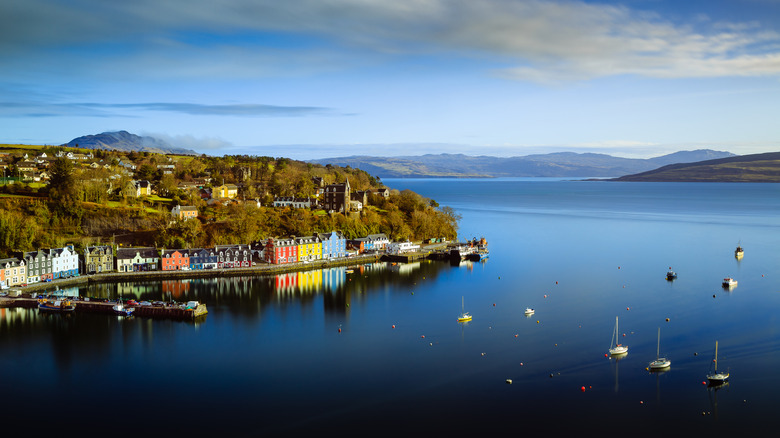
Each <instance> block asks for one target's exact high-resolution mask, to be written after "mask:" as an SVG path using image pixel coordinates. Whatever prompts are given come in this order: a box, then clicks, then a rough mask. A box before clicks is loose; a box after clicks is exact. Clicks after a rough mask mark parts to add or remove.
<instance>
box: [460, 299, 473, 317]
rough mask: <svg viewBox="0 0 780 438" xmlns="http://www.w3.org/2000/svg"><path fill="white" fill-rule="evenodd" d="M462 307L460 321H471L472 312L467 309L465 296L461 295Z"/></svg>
mask: <svg viewBox="0 0 780 438" xmlns="http://www.w3.org/2000/svg"><path fill="white" fill-rule="evenodd" d="M460 307H461V312H460V316H458V322H467V321H471V314H470V313H469V312H466V311H465V307H464V304H463V297H460Z"/></svg>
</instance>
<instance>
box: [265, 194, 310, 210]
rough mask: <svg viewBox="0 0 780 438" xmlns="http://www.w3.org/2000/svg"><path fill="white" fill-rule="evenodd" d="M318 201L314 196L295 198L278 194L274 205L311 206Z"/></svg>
mask: <svg viewBox="0 0 780 438" xmlns="http://www.w3.org/2000/svg"><path fill="white" fill-rule="evenodd" d="M316 203H317V201H316V200H315V199H312V198H295V197H293V196H277V197H275V198H274V207H292V208H311V207H313V206H314V205H316Z"/></svg>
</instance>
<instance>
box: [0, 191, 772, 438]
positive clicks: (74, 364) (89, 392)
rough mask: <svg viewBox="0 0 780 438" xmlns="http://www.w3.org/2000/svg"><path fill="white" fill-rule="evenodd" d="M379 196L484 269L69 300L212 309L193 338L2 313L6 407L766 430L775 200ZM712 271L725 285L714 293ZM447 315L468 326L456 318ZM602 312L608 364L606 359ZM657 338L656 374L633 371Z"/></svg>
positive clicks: (479, 425) (187, 286)
mask: <svg viewBox="0 0 780 438" xmlns="http://www.w3.org/2000/svg"><path fill="white" fill-rule="evenodd" d="M384 183H385V184H386V185H387V186H388V187H390V188H393V189H399V190H403V189H411V190H413V191H415V192H417V193H420V194H421V195H423V196H426V197H429V198H432V199H435V200H436V201H437V202H438V203H439V204H440V205H448V206H451V207H453V208H454V209H455V210H456V211H457V212H458V213H459V214H460V215H462V220H461V222H460V230H459V232H460V237H461V238H462V239H464V240H465V239H472V238H474V237H476V238H481V237H485V238H486V239H487V240H488V243H489V248H490V257H489V258H488V259H487V260H486V261H482V262H461V263H450V262H440V261H423V262H418V263H410V264H391V263H375V264H374V263H372V264H365V265H362V264H361V265H359V266H353V267H351V269H352V272H351V273H348V272H347V271H346V268H331V269H325V270H317V271H308V272H301V273H291V274H283V275H279V276H268V277H234V278H220V279H205V280H204V279H202V280H181V281H179V280H176V281H165V282H145V283H122V284H111V285H93V286H90V287H89V288H86V287H85V288H82V290H81V291H80V292H81V294H82V295H86V296H97V297H106V298H115V297H116V296H119V295H122V296H123V297H125V298H135V299H137V300H139V301H140V300H158V299H162V300H176V301H180V302H181V301H188V300H200V301H202V302H205V303H206V304H207V306H208V309H209V314H208V315H207V316H206V317H205V318H204V319H201V320H198V321H195V322H181V321H168V320H152V319H145V318H140V317H132V318H124V317H117V316H113V315H94V314H79V313H76V314H73V315H46V314H38V313H37V311H36V310H25V309H0V369H2V370H3V377H2V379H3V384H2V385H1V386H0V388H2V391H3V394H4V397H3V399H4V404H5V408H6V412H13V419H14V420H13V421H14V422H16V423H19V424H28V425H29V426H30V427H35V428H37V429H36V430H38V431H45V432H51V431H55V430H61V429H60V428H61V422H60V421H59V420H58V419H62V418H68V419H69V421H70V422H75V424H77V425H78V427H79V431H80V433H81V434H83V435H87V436H91V435H97V434H98V433H101V434H102V433H105V432H106V431H107V430H111V431H112V433H114V432H116V433H118V434H127V435H131V434H133V435H135V434H137V433H139V431H145V433H153V434H155V435H157V434H164V433H176V434H188V435H195V436H212V435H220V436H259V435H300V434H304V433H307V434H308V433H312V432H317V433H334V434H335V433H338V434H343V435H348V436H357V435H360V436H366V435H368V436H377V435H398V434H404V435H411V436H419V435H423V434H430V433H434V434H451V433H465V432H470V433H482V434H485V435H505V434H507V432H508V431H513V433H515V432H516V433H529V432H543V433H555V432H566V433H586V432H610V431H618V430H619V431H623V432H626V433H631V434H633V435H646V434H650V433H654V432H669V433H676V434H678V433H683V432H690V433H715V434H725V433H728V432H734V431H737V430H739V431H746V430H748V431H749V430H755V431H759V430H761V431H763V430H766V429H767V428H768V427H772V426H773V425H774V424H775V423H776V421H775V420H774V412H775V400H774V390H775V389H776V388H780V377H778V373H776V372H775V370H776V369H777V367H778V364H780V351H779V348H778V347H780V338H779V337H778V334H779V333H780V322H779V321H778V316H777V315H778V310H780V270H779V269H778V268H780V254H778V250H777V248H780V245H779V244H780V233H779V232H778V231H780V230H779V227H780V196H779V195H780V186H778V185H774V184H721V183H622V182H611V181H575V180H563V179H397V180H395V179H394V180H385V181H384ZM737 245H741V246H742V247H743V248H744V250H745V254H744V257H743V258H742V259H737V258H736V257H735V256H734V249H735V248H736V246H737ZM670 267H671V268H672V269H674V271H676V272H677V274H678V277H677V279H676V280H674V281H667V280H666V278H665V275H666V272H667V271H668V270H669V269H670ZM724 277H733V278H735V279H736V280H737V281H738V285H737V287H735V288H732V289H730V290H728V289H723V288H722V286H721V283H722V281H723V278H724ZM462 303H463V304H462ZM462 306H463V307H465V310H466V311H469V312H470V313H471V314H472V315H473V320H472V321H470V322H467V323H459V322H457V316H458V315H459V314H460V312H461V310H462ZM526 307H531V308H534V309H535V313H534V314H533V315H531V316H526V315H524V310H525V308H526ZM616 317H618V318H619V329H620V330H619V332H620V341H621V342H622V343H623V344H625V345H628V347H629V350H628V354H627V355H626V356H624V357H622V358H612V357H608V356H607V355H606V353H607V349H608V348H609V345H610V341H611V335H612V331H613V329H614V326H615V318H616ZM659 327H660V333H661V336H660V354H661V355H662V356H665V357H668V358H669V359H670V360H671V367H670V368H669V370H668V371H666V372H661V373H658V372H655V373H651V372H649V371H648V370H647V366H648V364H649V362H650V361H652V360H653V359H655V358H656V351H657V348H658V328H659ZM716 341H717V342H718V345H719V349H718V368H719V369H721V370H728V371H729V372H730V373H731V378H730V381H729V383H728V385H725V386H722V387H719V388H713V387H709V386H708V385H706V384H705V381H706V374H707V372H708V371H709V370H710V368H711V365H712V360H713V354H714V347H715V342H716ZM508 381H511V384H510V383H507V382H508ZM42 412H45V413H52V412H58V413H62V416H51V415H41V413H42ZM69 424H74V423H69ZM118 424H124V425H123V426H122V427H119V428H118V426H117V425H118Z"/></svg>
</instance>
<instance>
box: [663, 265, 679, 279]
mask: <svg viewBox="0 0 780 438" xmlns="http://www.w3.org/2000/svg"><path fill="white" fill-rule="evenodd" d="M675 278H677V273H676V272H674V271H672V268H671V266H670V267H669V272H667V273H666V279H667V280H674V279H675Z"/></svg>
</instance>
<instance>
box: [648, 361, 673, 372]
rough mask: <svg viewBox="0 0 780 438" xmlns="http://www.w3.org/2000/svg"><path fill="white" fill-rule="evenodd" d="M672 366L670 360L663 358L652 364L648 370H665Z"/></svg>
mask: <svg viewBox="0 0 780 438" xmlns="http://www.w3.org/2000/svg"><path fill="white" fill-rule="evenodd" d="M670 366H672V362H671V361H670V360H668V359H664V358H661V359H656V360H654V361H652V362H650V365H649V366H648V368H650V369H651V370H663V369H666V368H669V367H670Z"/></svg>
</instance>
